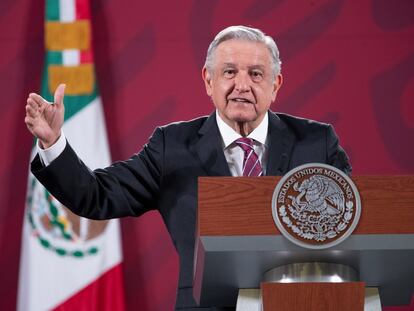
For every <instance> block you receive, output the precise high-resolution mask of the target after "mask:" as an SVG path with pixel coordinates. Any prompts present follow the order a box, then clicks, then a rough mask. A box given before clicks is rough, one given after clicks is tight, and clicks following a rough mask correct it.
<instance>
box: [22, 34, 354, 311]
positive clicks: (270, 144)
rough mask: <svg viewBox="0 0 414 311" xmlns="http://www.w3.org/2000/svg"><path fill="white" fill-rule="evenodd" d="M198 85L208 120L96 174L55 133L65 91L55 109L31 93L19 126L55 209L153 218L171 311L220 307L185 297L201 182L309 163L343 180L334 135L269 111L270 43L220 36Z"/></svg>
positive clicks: (178, 128) (274, 73)
mask: <svg viewBox="0 0 414 311" xmlns="http://www.w3.org/2000/svg"><path fill="white" fill-rule="evenodd" d="M202 77H203V80H204V84H205V87H206V91H207V94H208V96H210V97H211V100H212V102H213V104H214V106H215V111H214V112H213V113H212V114H211V115H210V116H203V117H200V118H197V119H194V120H191V121H185V122H176V123H172V124H169V125H165V126H160V127H157V128H156V129H155V131H154V133H153V135H152V137H151V138H150V139H149V141H148V143H147V144H146V145H145V146H144V147H143V148H142V150H141V151H140V152H138V153H137V154H135V155H133V156H132V157H131V158H129V159H128V160H126V161H122V162H117V163H114V164H113V165H111V166H110V167H107V168H102V169H97V170H95V171H90V170H89V169H88V168H87V167H86V166H85V165H84V164H83V163H82V161H81V160H80V159H79V158H78V157H77V155H76V153H75V152H74V151H73V149H72V148H71V146H70V142H68V141H67V140H66V138H65V136H64V133H63V132H62V130H61V128H62V125H63V119H64V105H63V99H64V88H65V86H64V85H60V86H59V87H58V88H57V89H56V91H55V102H54V103H49V102H47V101H45V100H44V99H43V98H42V97H41V96H39V95H37V94H34V93H31V94H30V95H29V98H28V100H27V105H26V118H25V122H26V124H27V127H28V129H29V130H30V132H31V133H32V134H33V135H34V136H36V137H37V138H38V154H37V156H36V157H35V159H34V160H33V162H32V166H31V169H32V172H33V174H34V175H35V176H36V177H37V178H38V180H39V181H40V182H41V183H42V184H43V185H44V186H45V187H46V188H47V189H48V190H49V191H50V192H51V193H52V194H53V195H54V196H55V197H56V198H57V199H58V200H59V201H60V202H61V203H63V204H64V205H65V206H67V207H68V208H69V209H71V210H72V211H73V212H74V213H76V214H78V215H80V216H83V217H87V218H91V219H108V218H116V217H125V216H139V215H141V214H143V213H145V212H146V211H149V210H152V209H156V210H158V211H159V212H160V214H161V216H162V218H163V220H164V222H165V225H166V226H167V229H168V231H169V233H170V235H171V239H172V241H173V243H174V245H175V248H176V250H177V252H178V254H179V258H180V274H179V284H178V291H177V301H176V309H177V310H193V309H194V310H219V309H220V308H219V307H221V306H211V307H210V308H200V307H197V305H196V303H195V301H194V299H193V296H192V286H193V284H192V280H193V275H192V272H193V255H194V254H193V253H194V242H195V241H194V238H195V222H196V214H197V212H196V211H197V178H198V177H199V176H262V175H266V176H272V175H273V176H274V175H283V174H285V173H286V172H287V171H289V170H291V169H292V168H294V167H297V166H299V165H302V164H305V163H310V162H319V163H326V164H330V165H333V166H335V167H337V168H339V169H341V170H342V171H344V172H346V173H348V174H349V173H350V171H351V167H350V165H349V160H348V157H347V155H346V153H345V152H344V150H343V149H342V148H341V147H340V146H339V143H338V138H337V136H336V134H335V132H334V130H333V128H332V126H330V125H328V124H323V123H319V122H316V121H311V120H307V119H302V118H298V117H294V116H290V115H287V114H281V113H275V112H272V111H270V110H269V108H270V106H271V104H272V103H273V102H274V101H275V100H276V96H277V93H278V91H279V89H280V87H281V85H282V81H283V79H282V75H281V61H280V58H279V51H278V48H277V46H276V43H275V41H274V40H273V39H272V38H271V37H269V36H266V35H265V34H264V33H263V32H262V31H261V30H259V29H255V28H250V27H245V26H231V27H228V28H226V29H224V30H222V31H221V32H219V33H218V34H217V36H216V37H215V38H214V40H213V41H212V42H211V44H210V46H209V48H208V51H207V57H206V62H205V66H204V67H203V69H202ZM154 247H156V245H154ZM230 307H231V306H230Z"/></svg>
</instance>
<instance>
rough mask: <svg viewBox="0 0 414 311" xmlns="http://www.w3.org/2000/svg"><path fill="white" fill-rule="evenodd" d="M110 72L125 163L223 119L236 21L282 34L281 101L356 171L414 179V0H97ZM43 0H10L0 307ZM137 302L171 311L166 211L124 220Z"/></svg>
mask: <svg viewBox="0 0 414 311" xmlns="http://www.w3.org/2000/svg"><path fill="white" fill-rule="evenodd" d="M91 2H92V11H93V32H94V49H95V57H96V63H97V73H98V79H99V85H100V89H101V94H102V97H103V102H104V108H105V115H106V120H107V128H108V134H109V140H110V146H111V152H112V157H113V159H114V160H119V159H124V158H126V157H128V156H130V155H131V154H132V153H134V152H137V151H138V150H139V149H140V148H141V146H142V145H143V144H144V143H145V142H146V141H147V138H148V137H149V135H150V134H151V133H152V131H153V129H154V127H155V126H157V125H162V124H166V123H169V122H172V121H177V120H186V119H191V118H193V117H196V116H199V115H203V114H209V113H210V112H211V111H212V110H213V107H212V104H211V103H210V101H209V99H208V98H207V96H206V95H205V91H204V86H203V83H202V81H201V74H200V71H201V68H202V65H203V62H204V58H205V53H206V49H207V46H208V44H209V42H210V41H211V40H212V38H213V36H214V34H215V33H217V32H218V31H219V30H221V29H222V28H224V27H226V26H229V25H234V24H244V25H252V26H254V27H259V28H261V29H263V30H264V31H265V32H267V33H268V34H269V35H272V36H273V37H274V38H276V41H277V43H278V45H279V48H280V52H281V58H282V61H283V67H282V71H283V74H284V85H283V87H282V89H281V91H280V93H279V97H278V99H277V102H276V103H275V104H274V106H273V107H272V108H273V110H277V111H282V112H287V113H292V114H296V115H300V116H303V117H307V118H313V119H317V120H321V121H325V122H330V123H333V124H334V125H335V128H336V131H337V133H338V134H339V136H340V138H341V143H342V145H343V146H344V147H345V149H346V150H347V152H348V153H349V155H350V157H351V160H352V164H353V167H354V174H414V161H412V159H413V158H414V147H413V141H414V105H413V99H414V2H413V1H410V0H400V1H388V0H377V1H367V0H363V1H345V0H320V1H318V0H308V1H307V0H301V1H294V2H293V1H286V0H277V1H275V0H256V1H241V0H228V1H217V0H208V1H207V0H205V1H202V0H194V1H189V0H182V1H134V0H117V1H115V0H93V1H91ZM43 7H44V4H43V1H40V2H39V1H29V0H1V1H0V94H1V101H0V105H1V113H0V133H1V140H0V141H1V145H2V148H0V176H1V178H0V249H1V251H2V256H0V267H2V272H1V282H0V292H1V293H2V299H1V302H0V309H2V310H13V309H15V301H16V293H17V278H18V263H19V252H20V235H21V225H22V219H23V210H24V200H25V195H26V181H27V170H28V161H29V153H30V149H31V146H32V137H31V136H30V134H29V133H28V131H27V130H26V128H25V125H24V122H23V119H24V105H25V99H26V97H27V94H28V93H29V92H30V91H37V90H39V86H40V74H41V68H42V63H43ZM122 232H123V247H124V256H125V265H124V268H125V281H126V289H127V293H126V295H127V304H128V306H129V309H131V310H135V309H137V308H138V307H139V309H140V310H168V309H170V308H171V306H172V304H173V303H174V299H175V285H176V275H177V258H176V255H175V253H174V251H173V247H172V245H171V242H170V240H169V238H168V235H167V234H166V230H165V229H164V227H163V226H162V223H161V221H160V219H159V217H158V215H157V214H156V213H149V214H148V215H146V216H144V217H141V218H139V219H132V218H129V219H125V220H123V221H122Z"/></svg>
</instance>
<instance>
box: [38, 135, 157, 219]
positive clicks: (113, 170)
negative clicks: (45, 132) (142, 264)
mask: <svg viewBox="0 0 414 311" xmlns="http://www.w3.org/2000/svg"><path fill="white" fill-rule="evenodd" d="M163 162H164V135H163V131H162V129H161V128H157V129H156V130H155V132H154V133H153V135H152V137H151V138H150V140H149V142H148V144H146V145H145V146H144V147H143V149H142V150H141V151H140V152H139V153H138V154H135V155H133V156H132V157H131V158H129V159H128V160H126V161H122V162H116V163H114V164H113V165H111V166H109V167H107V168H103V169H97V170H95V171H91V170H90V169H89V168H88V167H87V166H86V165H85V164H84V163H83V162H82V160H80V159H79V158H78V156H77V155H76V153H75V152H74V150H73V149H72V148H71V146H70V145H69V144H67V145H66V148H65V150H64V151H63V152H62V154H61V155H60V156H59V157H58V158H56V159H55V160H54V161H53V162H52V163H50V165H48V166H47V167H44V166H43V164H42V163H41V161H40V159H39V155H36V157H35V158H34V160H33V161H32V163H31V171H32V173H33V174H34V175H35V176H36V178H37V179H38V180H39V181H40V182H41V183H42V184H43V185H44V186H45V188H46V189H47V190H48V191H49V192H50V193H51V194H52V195H53V196H55V197H56V199H58V200H59V201H60V202H61V203H62V204H63V205H65V206H66V207H68V208H69V209H70V210H71V211H72V212H74V213H75V214H77V215H79V216H82V217H86V218H91V219H109V218H118V217H124V216H138V215H141V214H142V213H144V212H146V211H148V210H150V209H155V208H156V207H157V197H158V193H159V189H160V184H161V179H162V174H163Z"/></svg>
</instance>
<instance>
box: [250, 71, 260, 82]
mask: <svg viewBox="0 0 414 311" xmlns="http://www.w3.org/2000/svg"><path fill="white" fill-rule="evenodd" d="M250 76H251V77H252V80H253V81H256V82H257V81H261V80H262V79H263V72H262V71H260V70H252V71H251V72H250Z"/></svg>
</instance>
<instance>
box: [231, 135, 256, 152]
mask: <svg viewBox="0 0 414 311" xmlns="http://www.w3.org/2000/svg"><path fill="white" fill-rule="evenodd" d="M235 142H236V144H237V145H238V146H239V147H240V148H242V149H243V150H244V151H245V152H246V151H250V150H252V149H253V139H251V138H247V137H240V138H239V139H237V140H236V141H235Z"/></svg>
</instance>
